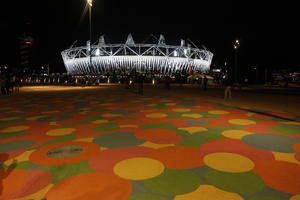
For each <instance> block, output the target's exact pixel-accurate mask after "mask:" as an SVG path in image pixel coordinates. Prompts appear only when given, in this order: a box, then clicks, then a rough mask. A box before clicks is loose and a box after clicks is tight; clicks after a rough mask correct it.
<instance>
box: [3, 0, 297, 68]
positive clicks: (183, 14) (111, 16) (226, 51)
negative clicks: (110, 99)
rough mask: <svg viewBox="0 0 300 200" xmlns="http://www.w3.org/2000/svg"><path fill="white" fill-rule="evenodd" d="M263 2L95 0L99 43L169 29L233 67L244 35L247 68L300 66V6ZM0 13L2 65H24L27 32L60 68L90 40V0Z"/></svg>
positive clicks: (15, 6)
mask: <svg viewBox="0 0 300 200" xmlns="http://www.w3.org/2000/svg"><path fill="white" fill-rule="evenodd" d="M262 2H263V1H258V0H252V1H232V0H227V1H216V0H207V1H192V0H184V1H175V0H173V1H170V0H160V1H158V0H152V1H142V0H140V1H132V0H127V1H117V0H94V3H93V7H92V32H93V33H92V35H93V36H92V37H93V42H96V40H97V39H98V38H99V36H100V35H102V34H104V35H105V37H106V41H107V42H110V43H122V42H125V41H126V38H127V35H128V33H132V35H133V37H134V39H135V41H136V42H142V41H144V40H145V39H146V38H147V37H148V36H149V35H150V34H151V33H152V34H154V35H155V36H156V37H159V34H163V35H164V36H165V38H166V41H167V43H168V44H175V45H176V44H177V45H179V44H180V39H187V38H189V39H190V40H192V41H193V42H194V43H195V44H196V45H197V46H198V47H201V45H202V44H203V45H205V46H206V47H207V48H208V49H209V50H210V51H212V52H213V53H214V59H213V63H214V64H216V65H217V66H220V67H221V66H222V65H224V62H225V61H227V63H229V65H230V64H232V59H233V56H234V51H233V43H234V41H235V39H236V38H238V39H240V41H241V47H240V49H239V54H240V55H239V56H240V58H239V59H240V60H239V61H240V63H241V65H244V66H255V65H258V66H268V67H275V68H276V67H281V68H287V67H289V68H293V70H300V59H299V47H300V45H299V44H300V42H299V41H300V39H299V37H300V31H298V30H297V29H299V25H300V23H299V19H300V17H299V11H297V8H298V6H296V3H294V2H295V1H273V2H272V3H262ZM268 2H271V1H268ZM0 16H1V18H0V23H1V27H0V31H1V33H0V34H1V38H2V40H3V42H2V45H1V47H2V48H1V49H2V52H3V53H2V55H1V61H0V64H1V65H3V64H8V65H12V66H14V65H17V57H18V55H19V52H18V48H19V47H18V37H19V36H20V35H21V33H22V32H24V30H27V31H28V32H30V33H31V35H32V36H33V37H34V38H35V45H36V57H37V60H36V64H37V65H43V64H46V63H50V66H51V67H52V70H53V71H58V72H59V71H63V70H64V66H63V64H62V59H61V56H60V52H61V51H62V50H63V49H66V48H68V47H69V46H70V45H71V44H72V43H73V42H74V41H75V40H78V42H79V44H85V41H86V40H88V39H89V32H88V31H89V28H88V27H89V21H88V19H89V18H88V17H89V16H88V9H87V8H86V1H85V0H60V1H58V0H47V1H37V0H35V1H34V0H27V1H14V2H11V1H5V2H1V13H0ZM148 42H151V39H150V40H148ZM152 42H153V40H152Z"/></svg>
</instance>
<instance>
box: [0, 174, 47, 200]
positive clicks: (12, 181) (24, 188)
mask: <svg viewBox="0 0 300 200" xmlns="http://www.w3.org/2000/svg"><path fill="white" fill-rule="evenodd" d="M10 170H11V171H10ZM0 178H1V180H2V184H3V190H2V193H1V197H2V198H1V199H15V198H21V197H24V196H28V195H30V194H33V193H35V192H38V191H39V190H41V189H42V188H44V187H46V186H47V185H49V184H50V183H51V180H52V175H51V174H50V173H49V172H46V171H30V173H28V171H24V170H21V169H13V168H11V169H6V170H4V169H0Z"/></svg>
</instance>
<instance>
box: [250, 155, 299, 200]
mask: <svg viewBox="0 0 300 200" xmlns="http://www.w3.org/2000/svg"><path fill="white" fill-rule="evenodd" d="M254 172H255V173H257V174H258V175H260V177H261V178H262V179H263V180H264V182H265V183H266V185H268V186H270V187H272V188H274V189H276V190H280V191H282V192H287V193H290V194H300V165H299V164H294V163H289V162H283V161H270V160H268V161H265V160H260V161H256V162H255V167H254Z"/></svg>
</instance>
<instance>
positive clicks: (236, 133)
mask: <svg viewBox="0 0 300 200" xmlns="http://www.w3.org/2000/svg"><path fill="white" fill-rule="evenodd" d="M250 134H252V133H250V132H248V131H244V130H227V131H223V132H222V135H224V136H225V137H227V138H231V139H241V138H242V137H244V136H246V135H250Z"/></svg>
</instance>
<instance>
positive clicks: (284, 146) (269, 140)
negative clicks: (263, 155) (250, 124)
mask: <svg viewBox="0 0 300 200" xmlns="http://www.w3.org/2000/svg"><path fill="white" fill-rule="evenodd" d="M242 140H243V141H244V142H245V143H246V144H249V145H251V146H254V147H257V148H260V149H264V150H268V151H275V152H285V153H294V150H293V145H294V144H297V143H299V142H300V139H297V138H293V137H289V136H284V135H276V134H268V133H258V134H250V135H246V136H244V137H243V138H242Z"/></svg>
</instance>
